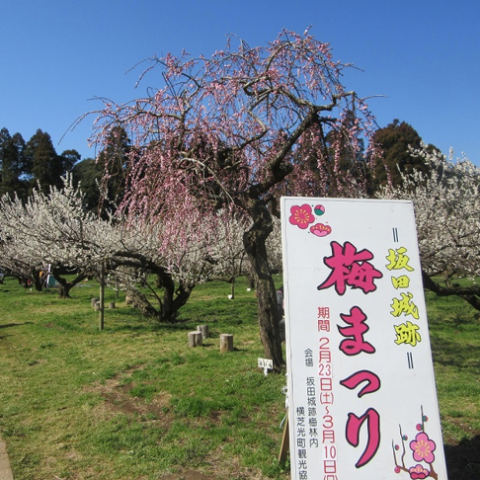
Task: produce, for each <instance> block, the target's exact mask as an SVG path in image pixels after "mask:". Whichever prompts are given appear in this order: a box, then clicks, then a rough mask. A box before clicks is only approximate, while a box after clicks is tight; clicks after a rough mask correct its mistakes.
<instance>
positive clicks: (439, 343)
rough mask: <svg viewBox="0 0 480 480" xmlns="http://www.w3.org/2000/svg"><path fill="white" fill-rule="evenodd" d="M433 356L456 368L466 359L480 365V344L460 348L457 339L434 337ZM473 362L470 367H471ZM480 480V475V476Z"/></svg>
mask: <svg viewBox="0 0 480 480" xmlns="http://www.w3.org/2000/svg"><path fill="white" fill-rule="evenodd" d="M432 356H433V360H434V362H435V363H439V364H441V365H445V366H453V367H456V368H459V369H461V368H465V367H467V365H466V363H465V360H466V359H473V358H475V359H479V365H480V346H479V347H477V346H475V345H469V346H468V349H467V350H463V349H461V348H459V343H458V342H457V341H454V340H453V341H449V340H447V339H444V338H432ZM471 367H472V364H471V362H470V363H469V365H468V368H471ZM479 480H480V477H479Z"/></svg>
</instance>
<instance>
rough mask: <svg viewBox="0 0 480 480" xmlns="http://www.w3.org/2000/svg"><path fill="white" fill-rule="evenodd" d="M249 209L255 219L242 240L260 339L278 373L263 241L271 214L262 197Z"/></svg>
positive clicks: (272, 298)
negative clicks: (252, 280)
mask: <svg viewBox="0 0 480 480" xmlns="http://www.w3.org/2000/svg"><path fill="white" fill-rule="evenodd" d="M249 213H250V215H251V216H252V218H254V219H255V223H254V224H253V226H252V227H251V229H250V230H248V231H247V232H245V234H244V236H243V243H244V246H245V251H246V252H247V255H248V258H249V260H250V262H251V265H252V270H253V272H254V277H255V285H256V289H257V291H256V293H257V302H258V322H259V326H260V339H261V341H262V344H263V348H264V351H265V357H266V358H269V359H271V360H273V370H274V371H275V372H277V373H278V372H280V371H281V368H282V365H284V360H283V353H282V346H281V339H280V328H279V323H280V315H279V312H278V309H277V298H276V293H275V284H274V282H273V277H272V273H271V271H270V265H269V263H268V256H267V248H266V246H265V241H266V239H267V237H268V235H269V234H270V232H271V231H272V229H273V227H272V218H271V215H270V212H269V211H268V209H267V207H266V205H265V204H264V203H263V202H262V201H256V202H255V204H254V205H253V206H252V209H251V210H250V211H249Z"/></svg>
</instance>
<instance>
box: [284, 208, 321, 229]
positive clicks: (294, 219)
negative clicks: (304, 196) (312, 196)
mask: <svg viewBox="0 0 480 480" xmlns="http://www.w3.org/2000/svg"><path fill="white" fill-rule="evenodd" d="M290 213H291V216H290V218H289V219H288V221H289V222H290V223H291V224H292V225H297V226H298V227H299V228H301V229H302V230H305V229H306V228H307V227H308V226H309V225H310V224H311V223H313V222H314V221H315V217H314V216H313V215H312V207H310V205H307V204H306V203H305V204H303V205H302V206H301V207H299V206H297V205H294V206H293V207H292V208H291V209H290Z"/></svg>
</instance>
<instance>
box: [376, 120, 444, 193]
mask: <svg viewBox="0 0 480 480" xmlns="http://www.w3.org/2000/svg"><path fill="white" fill-rule="evenodd" d="M371 141H372V142H373V143H374V144H375V145H376V146H377V147H378V148H380V150H381V152H382V158H381V159H378V160H377V161H376V165H375V180H374V184H375V187H376V188H378V187H379V186H382V185H386V184H387V183H389V182H391V184H392V185H393V186H399V185H400V184H401V183H402V179H401V176H400V172H399V170H400V171H401V172H403V173H408V174H410V173H412V172H413V170H419V171H421V172H423V173H428V172H429V170H430V167H429V165H428V164H427V163H426V162H425V161H424V159H423V158H420V157H418V156H414V155H412V153H411V151H410V150H409V146H410V147H413V148H415V149H419V148H420V146H421V143H422V138H421V137H420V135H419V134H418V133H417V131H416V130H415V129H414V128H413V127H412V126H411V125H409V124H408V123H406V122H400V121H399V120H398V119H395V120H394V121H393V122H392V123H390V124H389V125H387V126H386V127H384V128H380V129H378V130H377V131H376V132H375V133H374V134H373V138H372V140H371ZM429 149H430V150H432V149H435V147H434V146H432V145H430V146H429Z"/></svg>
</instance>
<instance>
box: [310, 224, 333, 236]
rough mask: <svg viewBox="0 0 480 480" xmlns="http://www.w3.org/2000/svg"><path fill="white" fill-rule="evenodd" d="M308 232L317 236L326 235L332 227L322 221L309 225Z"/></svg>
mask: <svg viewBox="0 0 480 480" xmlns="http://www.w3.org/2000/svg"><path fill="white" fill-rule="evenodd" d="M310 232H312V233H313V234H314V235H316V236H317V237H326V236H327V235H330V233H332V227H330V226H329V225H324V224H323V223H316V224H315V225H312V226H311V227H310Z"/></svg>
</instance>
